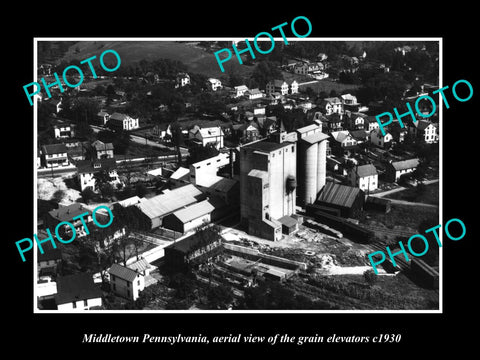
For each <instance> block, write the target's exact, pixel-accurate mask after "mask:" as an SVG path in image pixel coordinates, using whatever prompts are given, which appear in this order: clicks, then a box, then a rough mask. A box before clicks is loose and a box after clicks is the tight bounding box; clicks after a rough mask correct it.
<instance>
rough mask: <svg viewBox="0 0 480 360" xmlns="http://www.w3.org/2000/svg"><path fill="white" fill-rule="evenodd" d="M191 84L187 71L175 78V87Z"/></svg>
mask: <svg viewBox="0 0 480 360" xmlns="http://www.w3.org/2000/svg"><path fill="white" fill-rule="evenodd" d="M189 84H190V75H188V74H187V73H178V74H177V77H176V78H175V88H179V87H184V86H186V85H189Z"/></svg>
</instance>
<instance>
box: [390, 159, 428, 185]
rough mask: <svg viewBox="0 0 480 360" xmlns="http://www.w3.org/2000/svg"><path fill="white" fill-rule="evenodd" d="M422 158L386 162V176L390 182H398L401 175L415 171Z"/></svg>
mask: <svg viewBox="0 0 480 360" xmlns="http://www.w3.org/2000/svg"><path fill="white" fill-rule="evenodd" d="M419 162H420V160H419V159H417V158H413V159H408V160H402V161H392V162H389V163H387V164H386V168H385V178H386V179H387V181H390V182H397V181H398V180H399V179H400V176H402V175H404V174H408V173H411V172H413V171H415V169H416V168H417V166H418V164H419Z"/></svg>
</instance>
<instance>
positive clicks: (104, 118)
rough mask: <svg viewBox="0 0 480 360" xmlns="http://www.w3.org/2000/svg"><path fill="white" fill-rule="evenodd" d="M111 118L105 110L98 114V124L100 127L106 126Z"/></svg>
mask: <svg viewBox="0 0 480 360" xmlns="http://www.w3.org/2000/svg"><path fill="white" fill-rule="evenodd" d="M109 118H110V114H109V113H108V112H106V111H104V110H100V111H99V112H98V113H97V123H98V124H99V125H105V124H106V123H107V122H108V119H109Z"/></svg>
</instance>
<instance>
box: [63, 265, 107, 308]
mask: <svg viewBox="0 0 480 360" xmlns="http://www.w3.org/2000/svg"><path fill="white" fill-rule="evenodd" d="M102 295H103V293H102V290H101V289H100V287H98V286H97V285H95V283H94V282H93V277H92V275H91V274H89V273H79V274H74V275H67V276H61V277H58V278H57V294H56V295H55V303H56V304H57V309H58V310H92V309H100V308H101V306H102Z"/></svg>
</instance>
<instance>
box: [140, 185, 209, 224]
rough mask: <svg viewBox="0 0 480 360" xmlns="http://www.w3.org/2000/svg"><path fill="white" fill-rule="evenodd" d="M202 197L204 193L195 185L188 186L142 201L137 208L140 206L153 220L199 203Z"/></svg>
mask: <svg viewBox="0 0 480 360" xmlns="http://www.w3.org/2000/svg"><path fill="white" fill-rule="evenodd" d="M201 195H202V192H201V191H200V190H198V189H197V188H196V187H195V186H194V185H192V184H188V185H185V186H181V187H179V188H176V189H173V190H170V191H168V192H166V193H164V194H160V195H157V196H154V197H152V198H150V199H140V203H139V204H137V205H136V206H138V207H139V208H140V210H142V212H143V213H144V214H145V215H147V216H148V217H149V218H151V219H153V218H156V217H159V216H164V215H167V214H169V213H172V212H174V211H175V210H178V209H180V208H182V207H184V206H187V205H190V204H193V203H195V202H197V198H198V197H200V196H201Z"/></svg>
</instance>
